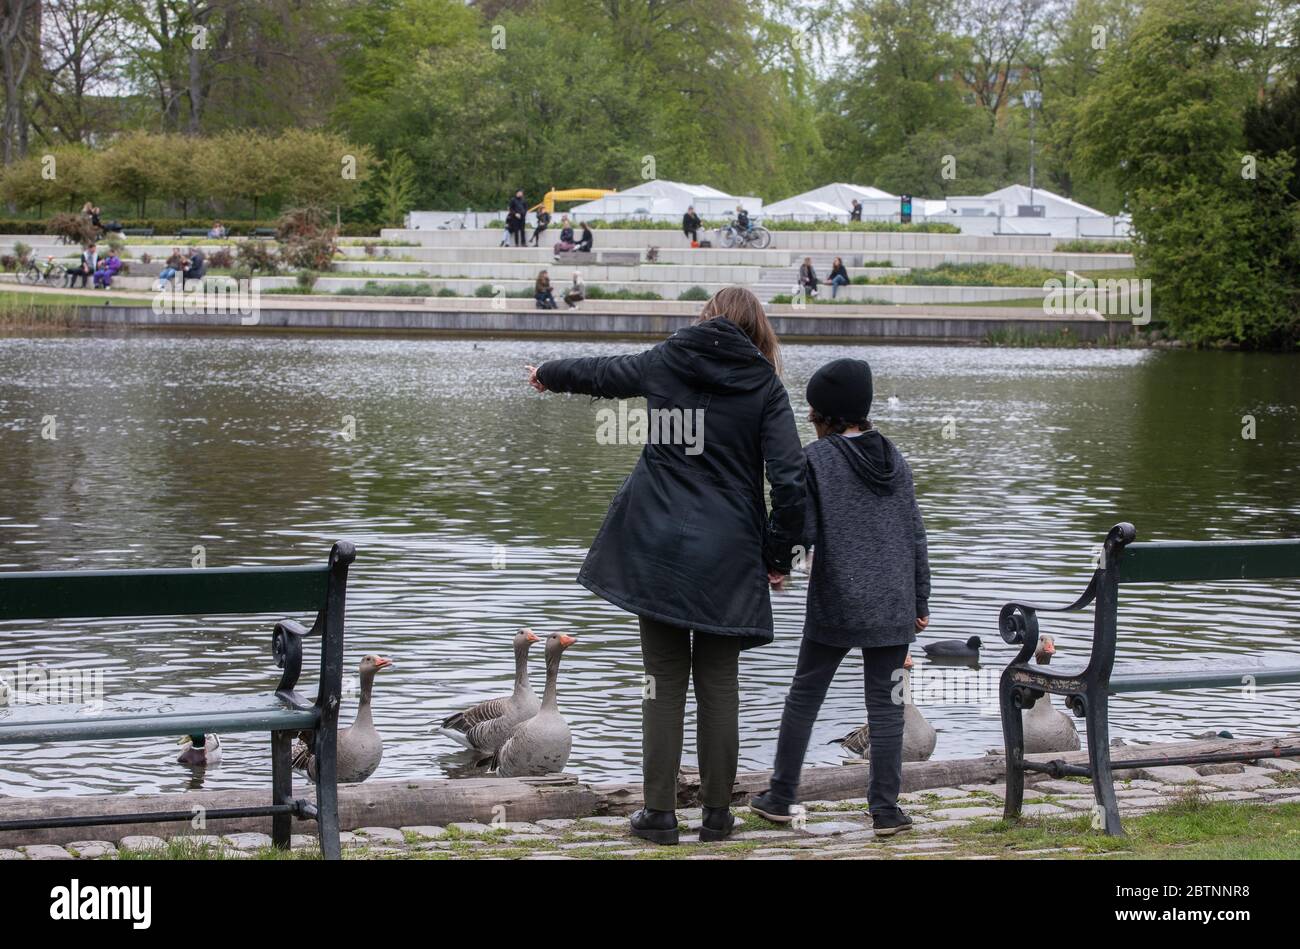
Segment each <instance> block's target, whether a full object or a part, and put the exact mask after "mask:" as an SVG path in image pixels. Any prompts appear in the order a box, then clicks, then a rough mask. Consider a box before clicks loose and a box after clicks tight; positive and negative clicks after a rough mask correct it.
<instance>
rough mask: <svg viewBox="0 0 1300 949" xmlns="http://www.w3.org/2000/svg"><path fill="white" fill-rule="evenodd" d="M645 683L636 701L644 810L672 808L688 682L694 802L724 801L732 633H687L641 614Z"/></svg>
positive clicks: (733, 716) (730, 756) (735, 722)
mask: <svg viewBox="0 0 1300 949" xmlns="http://www.w3.org/2000/svg"><path fill="white" fill-rule="evenodd" d="M640 620H641V656H642V661H643V662H644V664H645V672H646V684H645V690H644V698H643V701H642V703H641V749H642V765H641V769H642V775H643V781H644V787H645V804H646V807H648V808H651V809H652V810H657V811H671V810H674V809H676V807H677V772H678V770H679V769H680V768H681V763H682V723H683V719H684V718H685V716H686V688H687V685H688V684H689V683H690V680H691V678H692V677H694V680H695V700H696V702H697V703H698V705H699V710H698V714H697V716H696V732H695V735H696V737H695V744H696V752H697V754H698V755H699V761H700V801H701V802H702V803H703V804H705V805H707V806H709V807H726V806H728V805H730V804H731V789H732V786H733V785H734V784H735V782H736V758H737V756H738V755H739V753H740V686H739V682H738V679H739V669H740V646H741V637H739V636H719V635H716V634H714V633H701V632H698V631H695V632H692V631H691V630H689V629H683V628H682V627H680V626H669V625H667V624H666V623H659V622H656V621H655V620H651V619H646V618H645V617H641V618H640Z"/></svg>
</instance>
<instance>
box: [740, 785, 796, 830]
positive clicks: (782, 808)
mask: <svg viewBox="0 0 1300 949" xmlns="http://www.w3.org/2000/svg"><path fill="white" fill-rule="evenodd" d="M749 809H750V810H752V811H753V812H754V813H755V814H758V815H759V816H760V817H766V818H767V819H768V820H770V821H772V822H773V823H776V824H788V823H790V821H792V820H794V815H793V814H791V813H790V805H789V804H785V803H783V802H781V801H778V800H776V799H775V798H773V797H772V792H771V791H764V792H763V793H762V794H759V795H757V796H755V797H751V798H750V799H749Z"/></svg>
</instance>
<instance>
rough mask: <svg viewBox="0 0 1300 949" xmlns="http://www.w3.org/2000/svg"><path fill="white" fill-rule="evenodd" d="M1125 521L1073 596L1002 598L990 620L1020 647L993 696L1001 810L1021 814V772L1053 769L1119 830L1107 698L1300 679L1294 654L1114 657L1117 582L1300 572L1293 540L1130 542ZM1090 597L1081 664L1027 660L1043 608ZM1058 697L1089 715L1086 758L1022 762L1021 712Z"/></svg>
mask: <svg viewBox="0 0 1300 949" xmlns="http://www.w3.org/2000/svg"><path fill="white" fill-rule="evenodd" d="M1136 537H1137V531H1136V530H1135V529H1134V527H1133V525H1132V524H1127V523H1124V524H1116V525H1115V526H1114V527H1112V528H1111V529H1110V532H1109V533H1108V534H1107V535H1106V542H1105V545H1104V546H1103V548H1102V552H1101V557H1100V559H1099V562H1098V566H1097V569H1096V570H1095V571H1094V572H1093V575H1092V579H1091V581H1090V582H1089V583H1088V587H1087V589H1086V590H1084V592H1083V593H1082V595H1080V597H1079V598H1078V599H1077V600H1075V601H1074V602H1073V603H1070V604H1068V605H1066V606H1040V605H1036V604H1032V603H1021V602H1011V603H1007V604H1006V605H1005V606H1003V607H1002V611H1001V613H1000V614H999V617H998V627H999V631H1000V632H1001V634H1002V638H1003V640H1004V641H1006V642H1007V643H1011V644H1013V645H1014V644H1019V646H1020V652H1019V653H1018V654H1017V655H1016V657H1015V659H1013V660H1012V661H1011V663H1010V664H1009V665H1008V666H1007V667H1006V668H1005V669H1004V670H1003V671H1002V677H1001V680H1000V682H999V687H998V695H999V703H1000V706H1001V712H1002V734H1003V738H1004V740H1005V742H1006V755H1007V763H1006V769H1007V778H1006V806H1005V809H1004V812H1003V816H1004V817H1005V818H1006V819H1008V820H1010V819H1014V818H1017V817H1019V816H1020V810H1021V805H1022V803H1023V800H1024V790H1025V772H1026V771H1034V772H1039V773H1046V774H1050V775H1052V776H1053V777H1056V778H1063V777H1069V776H1078V777H1090V778H1091V779H1092V790H1093V798H1094V800H1095V802H1096V806H1095V814H1096V824H1097V826H1098V828H1099V829H1101V830H1104V831H1105V832H1106V833H1107V834H1110V835H1112V836H1122V835H1123V834H1124V829H1123V827H1122V826H1121V825H1120V819H1119V808H1118V807H1117V805H1116V801H1115V786H1114V781H1113V778H1112V775H1111V771H1112V769H1111V761H1110V735H1109V728H1108V721H1107V701H1108V699H1109V697H1110V696H1111V695H1115V694H1120V693H1127V692H1163V691H1170V690H1174V689H1208V688H1237V689H1241V688H1246V687H1253V686H1255V685H1269V684H1275V683H1280V682H1300V655H1296V656H1284V657H1280V658H1269V659H1263V658H1259V657H1253V656H1233V657H1232V658H1231V659H1225V658H1221V657H1214V658H1207V659H1203V660H1178V661H1160V660H1151V661H1146V660H1143V661H1137V662H1123V663H1119V664H1116V662H1115V640H1116V636H1117V628H1118V618H1117V611H1118V606H1119V589H1120V587H1121V586H1128V585H1129V584H1143V583H1160V584H1178V583H1195V582H1210V581H1224V580H1268V579H1295V578H1300V540H1297V539H1288V540H1251V541H1203V542H1183V541H1178V542H1168V541H1166V542H1158V543H1141V544H1139V543H1134V542H1133V541H1134V540H1135V539H1136ZM1094 600H1095V601H1096V607H1095V609H1094V611H1093V633H1092V651H1091V654H1090V655H1089V657H1088V662H1087V664H1086V665H1085V666H1084V668H1082V669H1079V670H1073V671H1072V670H1067V669H1060V668H1058V667H1056V666H1043V665H1038V664H1035V663H1032V662H1031V659H1032V657H1033V655H1034V652H1035V651H1036V650H1037V647H1038V619H1037V614H1038V613H1042V612H1073V611H1076V610H1081V609H1083V608H1084V607H1086V606H1087V605H1088V604H1089V603H1092V602H1093V601H1094ZM1049 692H1050V693H1052V694H1055V695H1062V696H1065V703H1066V705H1067V706H1068V707H1069V708H1070V709H1071V710H1072V711H1073V712H1074V714H1075V715H1076V716H1077V717H1079V718H1083V719H1085V720H1086V722H1087V733H1088V764H1086V765H1083V764H1071V763H1068V762H1066V761H1063V760H1059V759H1058V760H1052V761H1047V762H1044V763H1038V762H1030V761H1026V760H1025V757H1024V730H1023V723H1022V721H1021V717H1020V713H1021V710H1022V709H1028V708H1032V707H1033V705H1034V703H1035V702H1036V701H1037V700H1038V699H1041V698H1042V697H1043V694H1044V693H1049ZM1273 754H1274V755H1276V756H1279V757H1295V756H1300V747H1295V748H1283V747H1279V748H1276V749H1274V751H1273ZM1260 757H1261V753H1260V751H1259V750H1258V749H1256V750H1255V751H1254V752H1238V751H1221V752H1214V751H1206V752H1203V753H1200V754H1192V755H1184V756H1181V757H1178V756H1174V757H1160V758H1150V759H1145V758H1127V757H1126V758H1125V759H1124V760H1123V768H1124V769H1126V770H1129V769H1137V768H1155V767H1163V766H1166V765H1192V764H1209V763H1219V762H1228V761H1251V760H1254V759H1257V758H1260Z"/></svg>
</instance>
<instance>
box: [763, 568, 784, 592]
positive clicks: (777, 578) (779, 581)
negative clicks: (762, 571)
mask: <svg viewBox="0 0 1300 949" xmlns="http://www.w3.org/2000/svg"><path fill="white" fill-rule="evenodd" d="M767 582H768V583H769V584H770V585H771V587H772V589H773V590H784V589H785V574H784V573H777V572H776V571H775V570H769V571H768V572H767Z"/></svg>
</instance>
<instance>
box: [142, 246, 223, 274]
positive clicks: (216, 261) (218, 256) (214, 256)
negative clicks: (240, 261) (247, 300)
mask: <svg viewBox="0 0 1300 949" xmlns="http://www.w3.org/2000/svg"><path fill="white" fill-rule="evenodd" d="M141 259H143V258H141ZM208 266H209V267H212V268H214V269H220V270H230V269H231V268H232V267H234V266H235V254H234V251H232V250H231V249H230V248H229V247H218V248H217V249H216V250H214V251H213V252H212V253H210V254H208Z"/></svg>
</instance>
